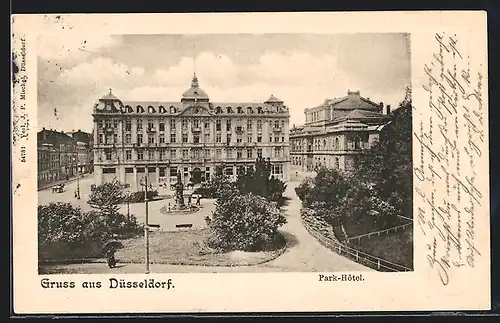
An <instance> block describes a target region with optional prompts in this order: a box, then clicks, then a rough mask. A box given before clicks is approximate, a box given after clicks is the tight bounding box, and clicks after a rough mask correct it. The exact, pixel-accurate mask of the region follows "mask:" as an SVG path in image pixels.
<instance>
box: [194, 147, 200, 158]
mask: <svg viewBox="0 0 500 323" xmlns="http://www.w3.org/2000/svg"><path fill="white" fill-rule="evenodd" d="M193 155H194V159H200V150H199V149H194V150H193Z"/></svg>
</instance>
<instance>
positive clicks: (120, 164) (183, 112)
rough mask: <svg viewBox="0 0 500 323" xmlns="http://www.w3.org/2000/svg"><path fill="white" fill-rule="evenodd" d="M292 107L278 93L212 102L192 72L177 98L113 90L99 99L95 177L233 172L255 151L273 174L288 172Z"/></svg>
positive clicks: (152, 178)
mask: <svg viewBox="0 0 500 323" xmlns="http://www.w3.org/2000/svg"><path fill="white" fill-rule="evenodd" d="M289 118H290V114H289V110H288V107H286V106H285V105H284V103H283V101H281V100H279V99H278V98H276V97H275V96H273V95H271V96H270V97H269V99H268V100H266V101H265V102H262V103H254V102H251V103H244V102H243V103H223V102H211V101H210V98H209V96H208V95H207V93H206V92H205V91H203V90H202V89H201V88H200V87H199V84H198V78H197V77H196V75H194V76H193V79H192V82H191V87H190V88H189V89H187V90H186V91H185V92H184V93H183V94H182V98H181V100H180V101H179V102H125V101H123V102H122V101H121V100H120V99H119V98H117V97H115V96H114V95H113V94H112V93H111V91H110V93H109V94H107V95H106V96H104V97H102V98H101V99H99V102H98V103H96V104H95V105H94V109H93V120H94V130H93V133H94V143H93V151H94V177H95V182H96V184H100V183H102V182H107V181H112V180H114V179H117V180H119V181H120V182H122V183H125V184H129V185H130V187H131V188H132V189H134V190H140V189H141V183H144V180H145V179H146V178H147V180H148V183H149V184H150V185H152V186H153V187H156V186H159V185H164V184H170V183H173V182H175V181H176V180H177V174H178V173H180V175H181V179H182V181H183V182H184V183H185V184H186V183H188V182H192V183H194V184H196V183H199V182H202V181H205V180H210V178H212V177H213V176H214V175H215V174H216V172H217V171H219V172H220V171H222V172H223V173H224V174H226V175H228V176H230V177H232V178H235V177H236V174H237V172H238V170H239V169H245V168H246V167H247V166H250V165H253V164H254V163H255V160H256V159H257V158H258V157H263V158H270V160H271V163H272V175H274V176H275V177H278V178H281V179H283V180H285V181H286V180H287V179H288V171H289V170H288V168H289V164H290V152H289Z"/></svg>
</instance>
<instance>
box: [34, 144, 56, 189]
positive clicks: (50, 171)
mask: <svg viewBox="0 0 500 323" xmlns="http://www.w3.org/2000/svg"><path fill="white" fill-rule="evenodd" d="M37 150H38V151H37V152H38V186H43V185H47V184H49V183H52V182H55V181H58V180H59V171H60V165H59V151H58V150H57V149H55V148H54V146H53V145H52V144H48V143H45V144H43V143H42V144H39V145H38V149H37Z"/></svg>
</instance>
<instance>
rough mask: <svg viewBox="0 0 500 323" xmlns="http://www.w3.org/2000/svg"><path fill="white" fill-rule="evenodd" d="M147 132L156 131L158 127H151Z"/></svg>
mask: <svg viewBox="0 0 500 323" xmlns="http://www.w3.org/2000/svg"><path fill="white" fill-rule="evenodd" d="M146 132H149V133H154V132H156V128H155V127H149V128H148V129H147V130H146Z"/></svg>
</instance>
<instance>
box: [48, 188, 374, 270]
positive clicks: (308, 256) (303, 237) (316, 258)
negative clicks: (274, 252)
mask: <svg viewBox="0 0 500 323" xmlns="http://www.w3.org/2000/svg"><path fill="white" fill-rule="evenodd" d="M298 184H299V183H298V182H297V181H292V182H289V183H288V186H287V191H286V195H287V196H288V197H290V198H291V200H290V201H289V204H288V205H287V206H286V211H287V212H286V213H287V223H286V224H285V225H284V226H283V227H282V229H281V231H282V232H283V234H284V235H285V237H286V239H287V241H288V243H289V248H288V249H287V251H285V253H284V254H283V255H281V256H280V257H278V258H276V259H275V260H272V261H270V262H267V263H265V264H262V265H257V266H249V267H211V266H176V265H161V264H152V265H150V271H151V272H152V273H155V272H157V273H160V272H173V273H175V272H178V273H186V272H214V273H215V272H333V271H337V272H338V271H373V270H372V269H370V268H368V267H365V266H363V265H360V264H358V263H356V262H354V261H352V260H349V259H347V258H345V257H342V256H340V255H338V254H336V253H335V252H333V251H331V250H329V249H328V248H326V247H324V246H323V245H321V244H320V243H319V242H318V241H317V240H316V239H315V238H314V237H312V236H311V235H310V234H309V233H308V232H307V231H306V229H305V228H304V226H303V225H302V222H301V221H300V207H301V203H300V200H299V199H298V197H297V196H296V194H295V187H296V186H297V185H298ZM70 185H71V184H70ZM68 190H69V187H68ZM81 190H82V187H81ZM85 191H86V190H85ZM82 193H83V190H82ZM48 194H52V193H50V192H48ZM62 194H64V193H62ZM62 194H61V195H60V196H61V197H63V196H64V195H62ZM69 199H70V200H71V199H72V202H74V197H71V198H69ZM82 200H84V197H83V196H82ZM86 200H87V197H85V201H86ZM84 203H86V202H84ZM51 270H52V271H55V272H58V271H60V270H61V271H64V272H65V273H117V272H120V273H141V272H144V271H145V265H144V264H119V265H118V267H117V268H114V269H109V268H108V267H107V266H106V264H104V263H92V264H83V265H82V264H72V265H58V266H54V267H52V268H51Z"/></svg>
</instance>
